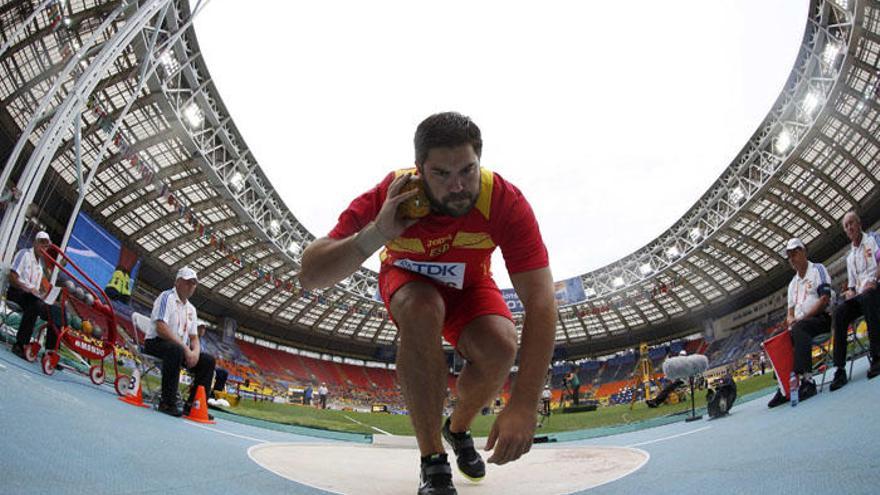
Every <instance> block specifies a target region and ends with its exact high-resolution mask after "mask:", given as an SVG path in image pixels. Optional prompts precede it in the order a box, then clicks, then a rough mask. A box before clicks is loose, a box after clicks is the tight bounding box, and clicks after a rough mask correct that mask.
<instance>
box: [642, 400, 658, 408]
mask: <svg viewBox="0 0 880 495" xmlns="http://www.w3.org/2000/svg"><path fill="white" fill-rule="evenodd" d="M645 404H647V405H648V407H650V408H651V409H654V408H655V407H657V406H658V405H659V404H657V402H656V401H655V400H654V399H648V400H646V401H645Z"/></svg>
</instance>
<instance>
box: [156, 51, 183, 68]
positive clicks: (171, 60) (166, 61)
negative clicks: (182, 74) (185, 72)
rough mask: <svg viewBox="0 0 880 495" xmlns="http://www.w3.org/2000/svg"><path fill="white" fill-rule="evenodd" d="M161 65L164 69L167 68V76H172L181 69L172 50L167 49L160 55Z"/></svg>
mask: <svg viewBox="0 0 880 495" xmlns="http://www.w3.org/2000/svg"><path fill="white" fill-rule="evenodd" d="M159 63H160V64H162V67H164V68H165V73H166V74H171V73H172V72H175V71H177V69H179V68H180V62H178V61H177V58H176V57H175V56H174V54H173V53H171V49H170V48H169V49H167V50H165V51H164V52H162V54H161V55H159Z"/></svg>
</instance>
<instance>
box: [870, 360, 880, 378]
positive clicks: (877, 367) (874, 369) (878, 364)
mask: <svg viewBox="0 0 880 495" xmlns="http://www.w3.org/2000/svg"><path fill="white" fill-rule="evenodd" d="M871 361H872V364H871V367H870V368H868V380H870V379H871V378H874V377H875V376H878V375H880V359H878V356H874V359H872V360H871Z"/></svg>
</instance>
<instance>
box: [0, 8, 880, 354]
mask: <svg viewBox="0 0 880 495" xmlns="http://www.w3.org/2000/svg"><path fill="white" fill-rule="evenodd" d="M203 3H204V2H196V3H195V4H194V5H190V3H189V2H187V1H186V0H181V1H170V0H143V1H140V2H134V1H108V2H104V1H94V0H81V1H77V0H70V1H58V0H45V1H13V2H6V3H4V4H3V5H2V6H0V36H2V42H3V45H2V49H0V101H2V105H0V126H2V129H3V134H5V136H6V137H5V138H4V139H5V140H9V141H8V142H5V143H3V148H4V153H3V155H4V156H5V155H7V154H9V155H10V158H9V159H8V162H7V163H5V164H4V170H3V175H2V184H7V181H8V179H10V178H13V179H15V181H16V184H17V187H18V188H19V189H20V190H21V191H23V193H24V197H23V198H22V199H21V200H20V201H19V202H18V203H14V204H12V205H11V206H10V207H9V208H7V213H8V214H7V215H6V217H5V218H4V221H3V224H2V225H0V249H2V250H4V251H5V252H4V258H3V260H4V262H7V263H8V261H9V258H10V257H11V255H12V254H11V250H10V247H9V246H11V245H14V242H15V240H16V239H17V235H18V229H19V228H20V224H21V219H22V218H23V216H24V215H23V213H24V211H25V209H26V207H27V205H29V204H30V203H31V202H32V201H35V200H37V201H36V202H37V203H38V204H39V206H41V207H42V208H43V210H44V211H46V212H48V211H51V213H52V216H53V217H55V218H56V219H58V220H59V222H60V230H63V228H64V223H65V221H66V220H65V217H66V215H69V212H70V211H71V209H72V208H73V207H75V205H76V204H77V202H78V199H79V198H80V191H83V193H82V198H83V203H82V209H83V210H84V211H85V212H87V213H89V214H90V215H91V216H92V217H93V218H95V219H97V220H98V221H99V222H100V223H102V224H103V225H104V226H105V227H106V228H107V229H108V230H109V231H110V232H111V233H113V234H115V235H117V236H118V237H119V238H120V239H123V240H124V241H125V242H126V243H128V244H129V245H130V247H132V248H133V249H134V250H135V251H137V252H138V253H139V254H140V255H141V256H142V258H143V260H144V267H143V269H142V272H141V277H142V279H143V280H144V281H145V282H147V283H148V284H150V285H152V286H154V287H164V286H167V285H168V284H169V283H170V280H169V279H170V276H169V274H171V273H174V271H175V270H176V269H177V268H179V267H180V266H183V265H185V264H186V265H190V266H193V267H194V268H196V269H197V270H198V271H199V274H200V279H201V281H202V287H203V289H202V290H200V292H199V297H201V298H202V300H201V301H200V303H199V308H200V311H202V312H207V313H209V314H213V315H218V316H219V315H229V316H231V317H233V318H235V319H236V320H238V322H239V324H240V325H242V326H244V327H246V328H248V329H250V330H252V331H256V332H259V334H261V335H262V336H264V337H267V338H274V339H278V340H283V341H285V342H289V343H292V344H293V345H297V346H301V347H305V348H311V349H320V350H327V351H334V352H338V353H342V354H348V355H354V356H359V357H368V358H382V357H383V356H385V357H387V356H389V355H390V354H389V351H388V349H389V347H390V346H391V345H393V344H394V342H395V340H396V337H397V335H396V329H395V327H394V325H393V324H392V323H391V322H390V321H389V320H388V318H387V315H386V313H385V311H384V309H383V308H382V306H381V304H379V303H377V302H375V301H374V300H373V298H372V296H373V293H374V291H375V285H376V274H375V273H374V272H372V271H370V270H367V269H363V268H362V269H361V270H360V271H359V272H357V273H356V274H355V275H353V276H352V277H350V278H349V279H348V280H347V281H346V282H345V283H342V284H339V285H338V286H336V287H334V288H332V289H329V290H325V291H315V292H305V293H304V292H303V291H301V290H300V288H299V287H298V285H297V283H296V279H295V273H296V272H297V269H298V267H299V261H300V258H299V257H300V253H301V251H302V247H303V246H304V245H306V244H307V243H308V242H310V241H311V240H312V239H313V238H314V236H313V235H312V234H311V233H310V232H308V231H307V230H306V229H305V227H303V226H302V225H301V224H300V223H299V221H298V220H297V219H296V217H295V216H294V215H293V213H292V212H290V211H289V210H288V209H287V207H286V206H285V205H284V203H283V202H282V200H281V199H280V197H279V195H278V194H277V193H276V191H275V190H274V188H273V186H272V184H270V183H269V181H268V180H267V178H266V176H265V175H264V174H263V172H262V171H261V169H260V167H259V164H258V162H257V161H256V158H255V157H254V156H253V155H252V154H251V153H250V151H249V149H248V148H247V145H246V144H245V142H244V140H243V139H242V137H241V135H240V134H239V132H238V130H237V129H236V127H235V123H234V122H233V120H232V117H231V116H230V115H229V113H228V112H227V110H226V108H225V107H224V105H223V102H222V99H221V97H220V95H219V94H218V92H217V90H216V88H215V86H214V85H213V83H212V80H211V77H210V74H209V72H208V68H207V67H206V66H205V64H204V62H203V61H202V59H201V57H200V53H199V46H198V42H197V39H196V36H195V32H194V31H193V29H192V26H191V19H192V15H193V14H192V13H193V12H194V13H198V11H199V9H200V8H202V7H203ZM756 15H760V14H759V13H756ZM878 58H880V2H877V1H876V0H850V1H847V0H828V1H822V0H811V2H810V9H809V17H808V19H807V20H806V26H805V30H804V38H803V41H802V45H801V49H800V52H799V55H798V58H797V61H796V62H795V65H794V68H793V69H792V72H791V75H790V77H789V79H788V81H787V83H786V86H785V88H784V89H783V91H782V93H781V94H780V96H779V98H778V99H777V101H776V103H775V104H774V106H773V108H771V109H770V111H769V113H768V115H767V117H766V118H765V119H764V121H763V122H762V123H761V125H760V126H759V127H758V130H757V131H756V132H755V133H754V135H753V136H752V137H751V139H750V140H749V141H748V142H747V143H746V144H745V145H744V147H743V149H742V151H741V152H740V153H739V154H738V156H737V157H736V158H735V159H734V160H733V162H732V163H731V164H730V166H729V167H728V168H727V169H726V171H725V172H724V173H723V174H722V175H721V177H719V178H718V180H716V181H715V182H714V183H713V184H712V185H711V187H709V189H708V190H707V191H706V193H705V194H703V196H702V197H701V198H700V199H699V200H698V201H697V202H696V204H694V206H693V207H692V208H691V209H690V210H689V211H688V212H687V213H686V214H685V215H684V216H683V217H682V218H681V219H680V220H679V221H678V222H676V223H675V224H674V225H673V226H672V227H671V228H670V229H668V230H667V231H665V232H663V233H661V234H660V235H659V236H658V237H657V238H656V239H655V240H654V241H652V242H651V243H649V244H648V245H646V246H644V247H643V248H641V249H639V250H637V251H636V252H633V253H630V254H628V255H626V256H623V257H622V258H621V259H619V260H618V261H616V262H614V263H611V264H609V265H607V266H605V267H602V268H600V269H598V270H595V271H593V272H590V273H585V274H583V275H582V276H581V277H580V279H581V282H582V285H583V288H584V294H585V297H584V298H583V300H580V301H578V302H576V303H573V304H568V305H565V306H561V307H560V309H559V316H560V318H559V325H558V328H557V344H558V347H560V348H561V349H564V350H565V353H566V354H567V355H568V357H577V356H580V355H584V354H589V353H597V352H602V351H606V350H614V349H618V348H621V347H624V346H627V345H632V344H634V343H636V342H638V341H641V340H653V339H660V338H667V337H674V336H676V335H680V334H683V333H685V332H693V331H694V329H698V328H699V326H700V324H701V323H700V322H701V321H702V320H704V319H705V318H707V317H708V316H709V315H717V314H719V313H722V312H724V311H726V310H729V309H732V308H736V307H739V306H742V305H744V304H746V303H748V302H750V301H753V300H756V299H758V298H760V297H763V296H765V295H767V294H769V293H770V292H771V291H772V290H774V289H776V288H778V287H780V286H782V285H783V284H784V283H785V282H786V280H787V277H788V276H789V275H788V269H787V267H786V265H785V262H784V259H783V258H781V257H780V256H779V254H778V253H779V251H780V249H781V247H782V246H783V243H784V241H785V239H786V238H788V237H791V236H793V235H798V236H800V237H801V238H802V239H803V240H804V241H805V242H807V244H808V245H809V247H810V250H811V252H812V253H813V255H814V256H815V257H817V258H820V259H821V258H823V257H824V256H828V255H830V254H832V253H833V252H835V251H836V250H837V249H840V247H841V246H843V244H844V243H845V238H844V237H843V236H842V234H841V233H840V232H839V229H838V228H837V227H836V225H837V223H838V221H839V219H840V218H841V217H842V215H843V213H844V212H845V211H846V210H848V209H850V208H852V207H856V208H858V209H859V210H861V212H862V213H863V217H864V218H865V223H868V224H870V223H873V222H874V221H875V220H876V219H877V218H880V201H878V195H877V193H876V192H877V190H876V185H877V180H878V172H880V160H878V153H880V142H878V137H877V136H878V134H880V132H878V127H880V125H878V121H880V105H878V102H880V68H878V67H880V60H878ZM9 165H14V167H13V166H9ZM41 198H42V199H41ZM45 198H53V199H52V200H51V201H47V200H46V199H45ZM44 216H45V215H44ZM518 323H521V320H520V321H519V322H518ZM518 326H521V325H518Z"/></svg>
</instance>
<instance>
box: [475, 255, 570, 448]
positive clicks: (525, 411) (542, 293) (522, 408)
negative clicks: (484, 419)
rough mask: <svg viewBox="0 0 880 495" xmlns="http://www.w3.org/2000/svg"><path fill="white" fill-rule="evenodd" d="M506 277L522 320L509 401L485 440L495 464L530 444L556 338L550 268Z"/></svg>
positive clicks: (528, 446) (554, 299)
mask: <svg viewBox="0 0 880 495" xmlns="http://www.w3.org/2000/svg"><path fill="white" fill-rule="evenodd" d="M510 281H511V282H512V283H513V288H514V289H515V290H516V293H517V295H518V296H519V298H520V300H521V301H522V303H523V308H524V309H525V321H524V323H523V331H522V347H521V348H520V352H519V372H518V373H517V378H516V382H515V383H514V386H513V390H512V392H511V394H510V402H509V403H508V405H507V407H506V408H505V409H504V411H503V412H502V414H501V415H499V417H498V419H497V420H496V421H495V424H494V425H493V428H492V432H491V433H490V435H489V439H488V441H487V444H486V448H487V450H488V449H492V448H493V447H494V452H493V454H492V457H490V458H489V462H492V463H495V464H504V463H507V462H510V461H514V460H516V459H518V458H519V457H520V456H521V455H522V454H525V453H526V452H528V451H529V449H530V448H531V445H532V439H533V438H534V433H535V410H536V409H537V405H538V401H539V400H540V397H541V390H542V389H543V387H544V378H545V377H546V376H547V369H548V368H549V366H550V358H551V357H552V356H553V344H554V341H555V339H556V297H555V294H554V289H553V276H552V275H551V273H550V268H539V269H536V270H530V271H527V272H522V273H516V274H511V275H510ZM496 441H497V443H498V444H497V445H495V443H496Z"/></svg>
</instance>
